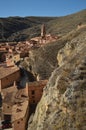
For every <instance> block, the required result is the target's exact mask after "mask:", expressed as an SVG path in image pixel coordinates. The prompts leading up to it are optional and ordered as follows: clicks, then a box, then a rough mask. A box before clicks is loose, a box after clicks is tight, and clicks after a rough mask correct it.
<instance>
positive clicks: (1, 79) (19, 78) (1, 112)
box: [0, 23, 86, 130]
mask: <svg viewBox="0 0 86 130" xmlns="http://www.w3.org/2000/svg"><path fill="white" fill-rule="evenodd" d="M84 27H86V25H83V24H82V23H79V24H78V25H77V27H76V28H77V31H78V30H79V29H81V28H84ZM61 38H62V36H59V35H51V34H47V33H46V26H45V24H43V25H42V26H41V33H40V36H39V37H33V38H31V39H30V40H26V41H21V42H14V43H10V42H5V43H1V44H0V119H1V121H2V126H1V127H2V128H3V129H5V128H9V130H26V129H27V128H28V120H29V117H30V115H31V114H32V113H34V112H35V108H36V106H37V104H38V103H39V101H40V99H41V97H42V94H43V88H44V87H45V86H46V85H47V83H48V79H43V80H42V79H40V78H39V77H38V75H37V74H34V73H33V72H32V69H31V66H29V70H30V71H29V72H28V71H27V70H25V68H23V66H22V65H21V64H20V63H22V61H24V60H25V59H26V58H28V57H29V53H30V51H31V50H35V49H37V48H41V47H43V46H44V45H47V44H48V43H50V44H53V42H55V41H58V40H60V39H61ZM58 57H59V56H58ZM60 58H61V57H60ZM61 61H62V60H61ZM46 89H47V88H46ZM45 107H46V110H47V109H48V107H47V105H46V104H45ZM2 128H0V129H2Z"/></svg>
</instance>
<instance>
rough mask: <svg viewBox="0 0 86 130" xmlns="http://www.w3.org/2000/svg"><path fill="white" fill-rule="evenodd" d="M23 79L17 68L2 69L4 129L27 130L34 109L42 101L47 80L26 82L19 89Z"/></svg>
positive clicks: (1, 92) (0, 83)
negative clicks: (18, 83)
mask: <svg viewBox="0 0 86 130" xmlns="http://www.w3.org/2000/svg"><path fill="white" fill-rule="evenodd" d="M21 79H22V77H21V72H20V69H19V68H18V67H17V66H10V67H4V66H2V67H0V95H1V99H0V103H1V102H2V103H1V104H2V105H0V106H1V108H2V109H1V110H2V112H1V115H0V116H1V121H2V127H1V128H2V129H5V128H6V129H7V128H9V130H26V129H27V126H28V119H29V116H30V114H31V113H32V112H33V110H32V107H34V106H36V105H37V103H38V102H39V101H40V99H41V96H42V93H43V88H44V86H45V85H46V83H47V80H42V81H34V82H26V83H25V84H24V85H25V86H23V87H19V88H18V85H17V82H19V81H20V80H21Z"/></svg>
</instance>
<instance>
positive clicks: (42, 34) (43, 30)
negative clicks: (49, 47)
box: [41, 24, 46, 38]
mask: <svg viewBox="0 0 86 130" xmlns="http://www.w3.org/2000/svg"><path fill="white" fill-rule="evenodd" d="M45 35H46V29H45V25H44V24H43V25H42V27H41V37H42V38H45Z"/></svg>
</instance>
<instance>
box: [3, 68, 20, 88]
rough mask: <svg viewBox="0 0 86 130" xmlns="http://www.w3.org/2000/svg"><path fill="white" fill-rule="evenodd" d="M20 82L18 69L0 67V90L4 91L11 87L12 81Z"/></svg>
mask: <svg viewBox="0 0 86 130" xmlns="http://www.w3.org/2000/svg"><path fill="white" fill-rule="evenodd" d="M19 80H20V70H19V68H18V67H16V66H15V67H7V68H5V67H0V88H1V89H4V88H7V87H9V86H12V85H13V83H14V81H19Z"/></svg>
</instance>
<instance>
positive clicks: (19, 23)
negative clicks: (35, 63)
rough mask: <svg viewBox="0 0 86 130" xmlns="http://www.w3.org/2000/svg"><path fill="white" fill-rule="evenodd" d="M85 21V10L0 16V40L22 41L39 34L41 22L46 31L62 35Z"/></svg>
mask: <svg viewBox="0 0 86 130" xmlns="http://www.w3.org/2000/svg"><path fill="white" fill-rule="evenodd" d="M80 22H82V23H83V24H84V23H86V10H83V11H80V12H78V13H75V14H72V15H68V16H63V17H24V18H21V17H9V18H0V41H23V40H26V39H30V38H32V37H35V36H39V35H40V28H41V24H43V23H45V25H46V30H47V33H52V34H55V35H58V34H59V35H64V34H66V33H68V32H69V31H71V30H72V29H74V28H76V27H77V25H78V24H79V23H80Z"/></svg>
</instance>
